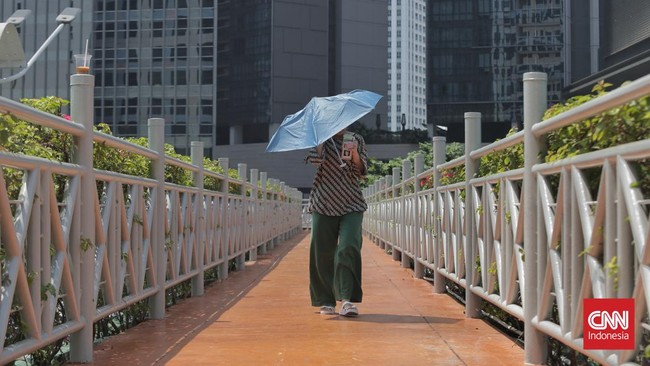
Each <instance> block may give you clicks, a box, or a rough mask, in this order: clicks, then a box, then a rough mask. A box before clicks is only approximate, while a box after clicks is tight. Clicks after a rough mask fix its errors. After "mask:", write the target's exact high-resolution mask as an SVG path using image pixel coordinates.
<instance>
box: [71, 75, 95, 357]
mask: <svg viewBox="0 0 650 366" xmlns="http://www.w3.org/2000/svg"><path fill="white" fill-rule="evenodd" d="M94 87H95V77H94V76H93V75H87V74H86V75H82V74H75V75H72V76H71V77H70V117H71V118H72V120H73V121H75V122H77V123H79V124H81V125H83V127H84V133H83V135H82V136H80V137H75V138H74V147H73V149H74V151H73V162H74V163H76V164H79V165H80V166H81V169H82V176H81V190H80V193H81V194H80V199H81V205H80V210H81V212H79V213H78V214H79V215H80V216H81V220H80V237H81V238H80V241H81V242H87V241H89V242H90V243H91V244H92V245H91V246H90V247H89V248H85V250H81V255H80V261H81V267H80V268H81V279H80V287H81V288H80V291H79V294H78V296H80V297H79V299H78V300H79V307H80V312H81V318H82V321H83V322H84V327H83V328H82V329H81V330H79V331H77V332H75V333H73V334H72V335H71V336H70V359H71V361H73V362H81V363H86V362H92V360H93V323H94V320H95V309H96V308H97V300H96V299H95V291H94V288H95V285H94V281H95V246H94V245H95V244H96V243H95V241H96V238H95V217H96V215H99V212H95V200H96V199H97V197H96V195H97V193H96V192H97V188H96V185H95V173H94V170H93V103H94Z"/></svg>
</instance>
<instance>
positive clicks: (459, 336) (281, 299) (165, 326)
mask: <svg viewBox="0 0 650 366" xmlns="http://www.w3.org/2000/svg"><path fill="white" fill-rule="evenodd" d="M309 240H310V236H309V232H308V231H306V232H303V233H300V234H299V235H297V236H296V237H294V238H293V239H291V240H289V241H286V242H284V243H281V244H279V245H277V246H276V247H275V249H274V250H273V251H271V252H270V253H268V254H265V255H261V256H259V258H258V260H257V261H256V262H253V263H247V266H246V269H245V270H243V271H238V272H234V273H231V274H230V277H229V278H228V279H227V280H225V281H223V282H221V283H215V284H213V285H211V286H209V287H208V288H206V292H205V295H204V296H201V297H196V298H191V299H187V300H184V301H183V302H181V303H180V304H178V305H175V306H173V307H171V308H169V309H168V310H167V314H166V316H165V319H163V320H150V321H146V322H144V323H141V324H139V325H138V326H136V327H134V328H132V329H130V330H128V331H127V332H126V333H124V334H121V335H118V336H115V337H112V338H110V339H107V340H105V341H104V342H102V343H100V344H97V345H96V346H95V351H94V360H95V362H94V364H95V365H153V364H156V365H229V366H232V365H373V366H374V365H522V364H523V359H524V358H523V349H522V348H521V347H520V346H518V345H517V344H516V343H515V341H514V340H513V339H511V338H509V337H508V336H506V335H505V334H503V333H501V332H500V331H499V330H497V329H495V328H493V327H492V326H491V325H490V324H488V323H486V322H485V321H482V320H480V319H467V318H465V316H464V313H463V309H464V307H463V305H461V304H459V303H458V302H456V301H455V300H454V299H452V298H451V297H450V296H449V295H445V294H434V293H433V291H432V286H431V285H430V284H429V283H427V282H426V281H423V280H416V279H414V278H413V272H412V271H411V270H409V269H404V268H401V267H400V265H399V262H395V261H393V260H392V258H391V256H390V255H386V254H385V253H384V251H383V250H382V249H380V248H379V247H377V246H376V245H375V244H374V243H372V242H371V241H369V240H367V239H364V240H365V241H364V244H363V245H364V247H363V271H364V272H363V288H364V299H363V303H361V304H359V311H360V315H359V317H357V318H343V317H339V316H337V315H329V316H323V315H320V314H319V313H318V309H317V308H314V307H311V306H310V301H309V289H308V286H309V281H308V274H307V269H308V252H309Z"/></svg>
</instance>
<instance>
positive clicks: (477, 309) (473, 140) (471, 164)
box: [464, 112, 481, 318]
mask: <svg viewBox="0 0 650 366" xmlns="http://www.w3.org/2000/svg"><path fill="white" fill-rule="evenodd" d="M480 147H481V113H478V112H466V113H465V248H464V249H465V286H466V287H465V316H466V317H469V318H477V317H479V316H480V314H481V298H480V297H479V296H478V295H476V294H475V293H474V292H473V291H472V288H473V287H474V285H475V284H476V280H475V278H476V265H475V259H474V257H475V255H476V252H475V250H474V248H475V246H476V245H477V243H478V235H477V233H476V216H475V215H474V213H475V210H476V207H474V199H473V198H472V185H471V184H470V180H471V179H472V178H474V174H476V172H477V170H478V163H477V162H476V161H474V159H472V158H471V157H470V155H469V154H470V153H471V152H472V151H474V150H476V149H478V148H480Z"/></svg>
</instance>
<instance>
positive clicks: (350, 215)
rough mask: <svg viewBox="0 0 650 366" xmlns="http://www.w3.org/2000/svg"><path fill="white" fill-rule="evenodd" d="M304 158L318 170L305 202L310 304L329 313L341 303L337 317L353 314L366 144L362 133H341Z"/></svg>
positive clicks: (358, 283) (358, 299)
mask: <svg viewBox="0 0 650 366" xmlns="http://www.w3.org/2000/svg"><path fill="white" fill-rule="evenodd" d="M344 146H345V147H346V149H344V148H343V147H344ZM306 160H307V161H309V162H310V163H312V164H314V165H316V166H317V171H316V176H315V177H314V183H313V186H312V190H311V197H310V200H309V206H310V210H311V213H312V238H311V247H310V251H309V293H310V295H311V303H312V306H319V307H320V313H321V314H323V315H331V314H336V302H337V301H340V302H341V308H340V310H339V315H342V316H357V315H358V314H359V310H358V309H357V307H356V306H355V305H354V303H355V302H356V303H359V302H361V299H362V297H363V291H362V290H361V242H362V238H361V223H362V220H363V212H364V211H365V210H366V209H367V208H368V206H367V205H366V202H365V200H364V198H363V194H362V192H361V186H360V180H361V179H362V178H363V176H364V175H365V174H366V172H367V169H368V153H367V151H366V145H365V142H364V141H363V138H362V137H361V136H360V135H358V134H356V133H351V132H347V131H346V130H345V129H344V130H342V131H340V132H339V133H337V134H336V135H335V136H334V137H332V138H331V139H329V140H328V141H326V142H325V143H323V144H321V145H319V146H317V147H315V148H313V149H311V150H310V151H309V155H308V156H307V159H306Z"/></svg>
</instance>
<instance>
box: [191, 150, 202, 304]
mask: <svg viewBox="0 0 650 366" xmlns="http://www.w3.org/2000/svg"><path fill="white" fill-rule="evenodd" d="M190 154H191V158H192V165H195V166H197V167H199V170H198V171H197V172H196V173H193V177H192V179H193V180H194V186H196V188H197V189H198V192H197V194H196V198H195V203H194V207H195V210H196V211H195V212H196V215H197V216H198V217H196V222H197V227H196V228H195V231H194V233H195V234H194V237H195V240H196V243H197V245H196V250H197V251H198V253H196V260H197V269H198V271H199V273H198V274H197V275H196V276H194V277H192V296H201V295H203V289H204V287H203V282H204V281H203V280H204V277H205V275H204V273H203V271H204V268H205V240H204V235H203V234H204V228H205V207H204V199H203V142H201V141H192V143H191V150H190Z"/></svg>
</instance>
